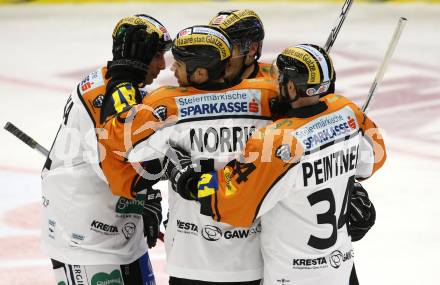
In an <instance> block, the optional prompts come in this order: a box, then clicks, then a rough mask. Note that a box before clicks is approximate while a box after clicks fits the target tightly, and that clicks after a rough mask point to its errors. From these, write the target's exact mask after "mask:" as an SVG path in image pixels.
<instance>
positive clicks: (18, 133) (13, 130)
mask: <svg viewBox="0 0 440 285" xmlns="http://www.w3.org/2000/svg"><path fill="white" fill-rule="evenodd" d="M4 128H5V130H7V131H8V132H10V133H11V134H13V135H14V136H15V137H17V138H18V139H19V140H21V141H22V142H24V143H25V144H27V145H28V146H30V147H31V148H33V149H36V150H37V151H38V152H40V153H41V154H42V155H44V156H48V154H49V151H48V150H47V149H46V148H44V147H43V146H41V145H40V144H39V143H37V142H36V141H35V140H34V139H33V138H31V137H30V136H28V135H27V134H25V133H24V132H23V131H22V130H20V129H19V128H17V127H16V126H15V125H14V124H12V123H11V122H7V123H6V125H5V127H4Z"/></svg>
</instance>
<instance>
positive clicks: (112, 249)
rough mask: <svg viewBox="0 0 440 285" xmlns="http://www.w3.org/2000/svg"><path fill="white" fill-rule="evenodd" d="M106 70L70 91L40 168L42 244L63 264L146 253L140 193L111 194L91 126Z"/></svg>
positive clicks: (124, 260) (126, 259)
mask: <svg viewBox="0 0 440 285" xmlns="http://www.w3.org/2000/svg"><path fill="white" fill-rule="evenodd" d="M105 74H106V69H105V68H100V69H98V70H96V71H95V72H92V73H91V74H89V75H88V76H87V77H86V78H85V79H84V80H83V81H82V82H80V83H79V84H78V85H77V87H76V88H75V90H73V91H72V92H71V94H70V97H69V99H68V100H67V104H66V106H65V107H64V114H63V118H62V122H61V126H60V129H59V131H58V134H57V136H56V138H55V141H54V143H53V146H52V148H51V150H50V154H49V157H48V159H47V161H46V164H45V166H44V169H43V171H42V192H43V193H42V194H43V220H42V243H43V248H44V250H45V252H46V253H47V254H48V255H49V257H50V258H52V259H55V260H58V261H60V262H63V263H67V264H79V265H99V264H129V263H131V262H133V261H135V260H137V259H138V258H139V257H140V256H142V255H143V254H145V252H146V251H147V246H146V242H145V239H144V235H143V223H142V216H141V213H142V210H143V207H142V203H143V199H144V197H145V195H141V194H138V196H137V197H136V198H138V199H139V200H128V199H126V198H123V197H121V196H120V195H119V196H117V195H115V194H113V193H112V191H111V190H110V188H109V185H108V183H107V179H106V177H105V176H104V173H103V171H102V169H101V165H100V162H101V160H102V159H101V158H102V157H101V155H100V154H99V153H98V146H99V144H98V140H97V135H96V132H95V128H96V127H98V126H99V118H100V113H101V112H100V108H101V105H102V102H103V98H104V94H105V90H106V84H107V82H108V80H107V79H105ZM127 88H128V87H127ZM127 92H128V93H130V92H131V91H130V90H129V91H127ZM122 93H123V92H122ZM122 93H121V94H122ZM125 95H127V94H122V95H121V96H125ZM128 97H129V96H128ZM122 101H124V100H122ZM124 102H125V101H124ZM115 106H116V105H115Z"/></svg>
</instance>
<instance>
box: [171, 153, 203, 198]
mask: <svg viewBox="0 0 440 285" xmlns="http://www.w3.org/2000/svg"><path fill="white" fill-rule="evenodd" d="M162 167H163V168H164V169H165V176H166V178H167V179H168V180H170V182H171V187H172V189H173V190H174V191H175V192H177V193H179V194H180V196H182V198H184V199H186V200H197V182H198V180H199V178H200V176H201V173H200V172H197V171H196V169H197V167H198V166H197V164H195V163H193V162H192V160H191V156H190V155H189V154H188V153H187V152H185V151H184V150H182V149H180V148H178V147H170V148H169V149H168V151H167V153H166V154H165V159H164V161H163V164H162Z"/></svg>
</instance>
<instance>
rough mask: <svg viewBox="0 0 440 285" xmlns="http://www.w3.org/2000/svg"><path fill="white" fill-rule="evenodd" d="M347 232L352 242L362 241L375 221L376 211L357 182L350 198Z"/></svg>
mask: <svg viewBox="0 0 440 285" xmlns="http://www.w3.org/2000/svg"><path fill="white" fill-rule="evenodd" d="M349 213H350V216H349V221H348V223H349V227H348V232H349V234H350V235H351V240H352V241H358V240H360V239H362V238H363V237H364V236H365V234H366V233H367V232H368V231H369V230H370V229H371V227H373V225H374V222H375V221H376V210H375V209H374V205H373V203H372V202H371V201H370V199H369V198H368V193H367V191H366V190H365V189H364V188H363V187H362V185H361V184H360V183H358V182H355V183H354V187H353V192H352V194H351V198H350V209H349Z"/></svg>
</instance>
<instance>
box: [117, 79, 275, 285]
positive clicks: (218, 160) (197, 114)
mask: <svg viewBox="0 0 440 285" xmlns="http://www.w3.org/2000/svg"><path fill="white" fill-rule="evenodd" d="M274 96H277V85H276V84H275V83H274V82H273V81H270V80H266V79H252V80H244V81H242V82H241V83H240V84H238V85H235V86H233V87H230V88H227V89H224V90H211V91H207V90H200V89H196V88H193V87H162V88H160V89H158V90H156V91H153V92H152V93H151V94H149V95H148V96H147V97H145V98H144V101H143V104H148V106H149V107H151V110H154V113H155V114H156V116H158V117H159V116H162V117H163V118H162V119H165V118H167V117H170V116H172V115H175V116H176V117H175V119H176V122H177V123H176V124H175V125H174V126H169V127H167V128H165V129H162V130H160V131H157V132H155V133H154V134H152V135H151V136H149V137H148V139H147V140H145V141H144V142H142V143H140V144H137V145H136V146H135V148H134V149H133V151H131V155H129V156H128V157H129V160H130V161H136V160H137V161H143V160H150V159H152V158H153V157H154V152H155V151H154V149H155V150H156V152H155V153H156V155H157V154H158V153H160V152H164V143H165V144H166V145H165V148H167V147H168V144H171V145H178V146H180V147H181V148H183V149H184V150H186V151H187V152H189V153H190V154H191V155H192V157H194V158H200V157H204V158H211V159H213V160H214V161H215V163H214V164H215V165H216V166H217V167H223V166H224V165H225V164H226V162H228V161H229V160H231V159H232V158H233V157H234V155H235V154H237V153H239V152H241V151H242V149H243V147H244V145H245V143H246V140H247V139H248V138H249V137H250V136H251V134H252V132H253V131H254V130H255V129H257V128H260V127H262V126H264V125H267V124H268V123H271V122H272V121H271V117H270V110H269V100H270V99H271V98H272V97H274ZM135 120H136V118H135ZM142 148H144V150H145V149H147V148H148V149H153V151H152V152H150V154H145V155H139V154H140V153H142ZM161 149H162V151H161ZM147 152H148V151H147ZM135 153H137V155H135ZM136 156H137V158H135V157H136ZM120 176H122V175H120ZM168 195H169V201H168V202H169V220H168V225H167V229H166V233H165V246H166V254H167V265H166V270H167V272H168V273H169V274H170V275H171V276H174V277H178V278H184V279H192V280H203V281H211V282H215V281H221V282H239V281H250V280H258V279H260V278H261V277H262V272H263V263H262V257H261V251H260V240H259V235H260V231H261V226H260V224H259V221H256V222H254V223H252V224H249V225H247V227H239V228H237V227H232V226H230V225H227V224H224V223H219V222H215V221H213V220H212V219H211V218H209V217H206V216H203V215H200V213H199V212H200V211H199V206H198V204H197V203H195V202H193V201H188V200H184V199H183V198H181V197H180V196H179V195H178V194H177V193H175V192H174V191H172V190H171V188H170V190H169V191H168Z"/></svg>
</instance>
